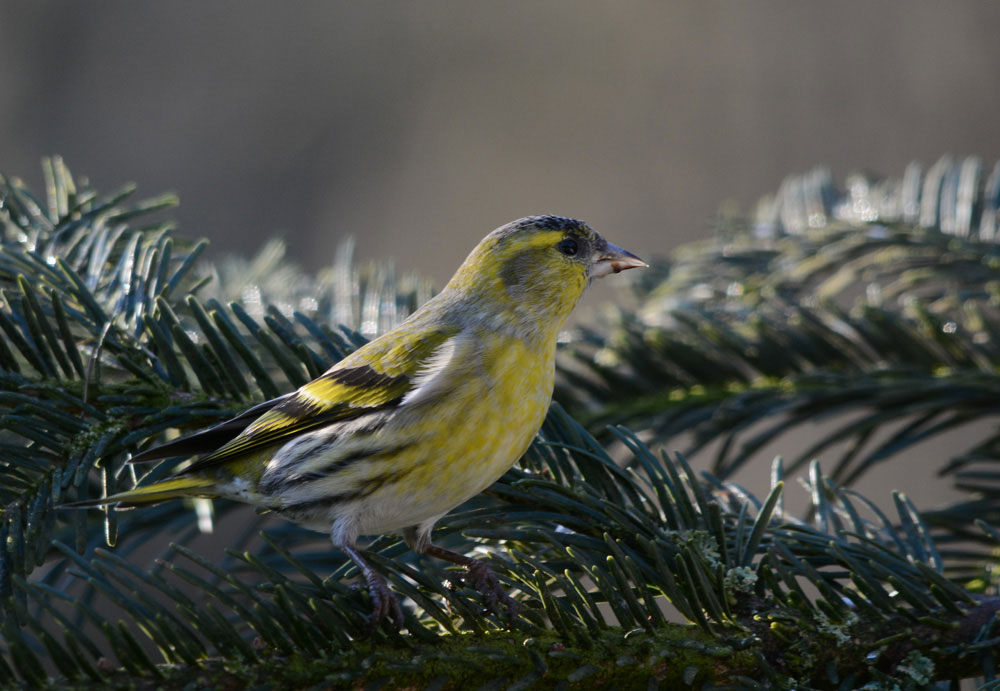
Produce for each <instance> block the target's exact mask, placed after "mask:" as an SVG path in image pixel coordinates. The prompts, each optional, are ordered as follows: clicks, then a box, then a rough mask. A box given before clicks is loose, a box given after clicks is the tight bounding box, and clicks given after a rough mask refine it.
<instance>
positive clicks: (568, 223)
mask: <svg viewBox="0 0 1000 691" xmlns="http://www.w3.org/2000/svg"><path fill="white" fill-rule="evenodd" d="M641 266H646V263H645V262H643V261H642V260H641V259H639V258H638V257H636V256H635V255H633V254H631V253H629V252H626V251H625V250H623V249H621V248H619V247H615V246H614V245H612V244H610V243H608V242H607V241H605V240H604V239H603V238H602V237H601V236H600V235H598V234H597V233H596V232H594V231H593V230H592V229H591V228H590V227H589V226H587V225H586V224H585V223H582V222H580V221H575V220H573V219H569V218H561V217H558V216H532V217H529V218H523V219H521V220H519V221H514V222H513V223H509V224H507V225H505V226H502V227H500V228H498V229H497V230H494V231H493V232H492V233H490V234H489V235H487V236H486V237H485V238H484V239H483V240H482V242H480V243H479V245H478V246H476V248H475V249H474V250H473V251H472V254H470V255H469V257H468V258H467V259H466V260H465V262H464V263H463V264H462V266H460V267H459V269H458V271H457V272H456V273H455V275H454V277H452V279H451V281H449V282H448V285H447V286H445V288H444V290H442V291H441V292H440V293H439V294H438V295H436V296H435V297H433V298H431V299H430V300H428V301H427V302H426V303H425V304H424V305H423V306H422V307H421V308H420V309H418V310H417V311H416V312H414V313H413V314H412V315H411V316H410V317H409V318H408V319H407V320H406V321H405V322H403V323H402V324H400V325H399V326H398V327H397V328H395V329H393V330H392V331H390V332H388V333H386V334H383V335H382V336H380V337H378V338H376V339H375V340H373V341H371V342H370V343H368V344H366V345H364V346H363V347H361V348H359V349H358V350H357V351H355V352H354V353H352V354H351V355H349V356H347V357H346V358H344V359H343V360H341V361H340V362H338V363H337V364H336V365H334V366H333V367H331V368H330V370H329V371H327V372H326V373H325V374H323V375H322V376H321V377H319V378H318V379H315V380H314V381H311V382H309V383H308V384H306V385H305V386H303V387H302V388H300V389H299V390H297V391H294V392H292V393H289V394H286V395H284V396H281V397H279V398H276V399H274V400H272V401H268V402H266V403H262V404H260V405H258V406H256V407H254V408H251V409H250V410H247V411H246V412H244V413H242V414H241V415H239V416H237V417H235V418H233V419H232V420H229V421H227V422H224V423H221V424H219V425H216V426H215V427H212V428H209V429H207V430H205V431H203V432H200V433H197V434H194V435H192V436H189V437H186V438H183V439H179V440H177V441H174V442H171V443H168V444H165V445H163V446H159V447H157V448H154V449H150V450H148V451H145V452H143V453H140V454H139V455H137V456H135V457H134V458H132V462H143V461H152V460H157V459H162V458H171V457H177V456H194V455H201V457H200V458H198V459H197V460H195V461H194V462H193V463H191V464H190V465H189V466H187V467H185V468H184V469H183V470H181V471H180V472H179V473H177V474H176V475H174V476H172V477H170V478H167V479H166V480H163V481H161V482H157V483H155V484H152V485H149V486H146V487H138V488H135V489H132V490H129V491H126V492H121V493H118V494H114V495H112V496H108V497H105V498H103V499H98V500H94V501H88V502H80V503H78V504H77V506H81V505H84V506H88V505H89V506H94V505H105V504H118V505H121V506H123V507H128V506H136V505H140V504H146V503H152V502H159V501H164V500H167V499H172V498H175V497H190V496H198V497H226V498H228V499H235V500H238V501H242V502H246V503H248V504H253V505H255V506H259V507H263V508H265V509H269V510H271V511H274V512H275V513H278V514H280V515H281V516H283V517H285V518H287V519H289V520H292V521H296V522H298V523H301V524H302V525H304V526H307V527H309V528H311V529H314V530H318V531H329V534H330V537H331V539H332V540H333V544H334V545H335V546H336V547H337V548H338V549H340V550H343V552H344V553H346V554H347V555H348V557H350V559H351V561H353V562H354V564H356V565H357V567H358V569H360V571H361V573H362V574H363V575H364V578H365V582H366V584H367V586H368V590H369V593H370V594H371V599H372V603H373V612H372V616H371V619H370V622H369V623H370V626H371V627H372V628H374V627H377V626H378V624H379V623H380V622H381V621H382V620H384V619H385V617H386V616H391V618H392V620H393V623H394V624H395V627H396V628H397V629H398V628H400V627H401V625H402V621H403V615H402V610H401V608H400V605H399V602H398V601H397V599H396V597H395V596H394V595H393V593H392V591H390V590H389V587H388V585H387V584H386V582H385V579H384V578H383V577H382V576H381V575H380V574H378V573H376V572H375V571H374V570H372V568H371V567H370V566H369V565H368V564H367V563H366V562H365V560H364V558H362V555H361V553H360V552H359V551H358V548H357V547H356V541H357V539H358V537H359V536H361V535H379V534H383V533H392V532H401V533H402V534H403V537H404V538H405V539H406V542H407V544H408V545H409V546H410V548H411V549H413V550H414V551H416V552H417V553H419V554H424V555H429V556H433V557H437V558H440V559H444V560H447V561H449V562H453V563H455V564H460V565H462V566H464V567H465V568H466V569H467V571H468V576H467V579H468V582H469V583H470V584H471V585H473V586H474V587H475V588H476V589H477V590H478V591H480V592H481V593H482V594H483V596H484V598H485V599H486V602H487V603H488V604H489V606H490V607H492V608H495V607H496V605H497V604H498V603H500V602H502V603H503V604H505V605H506V606H507V607H508V609H509V611H510V612H511V613H512V614H513V613H514V612H515V611H516V603H515V602H514V601H513V600H512V599H511V598H510V597H509V596H508V595H507V594H506V593H505V592H504V590H503V589H502V588H501V586H500V584H499V581H498V580H497V577H496V575H495V574H494V573H493V571H492V569H490V567H489V566H488V565H487V563H486V562H483V561H479V560H477V559H473V558H471V557H468V556H465V555H462V554H458V553H456V552H453V551H450V550H447V549H444V548H442V547H439V546H437V545H435V544H434V543H433V542H431V531H432V530H433V528H434V524H435V523H436V522H437V521H438V520H439V519H440V518H441V517H442V516H444V515H445V514H446V513H447V512H448V511H450V510H451V509H453V508H454V507H456V506H458V505H459V504H461V503H462V502H464V501H465V500H466V499H469V498H470V497H472V496H474V495H475V494H477V493H479V492H481V491H482V490H483V489H485V488H486V487H488V486H489V485H490V484H492V483H493V482H494V481H496V480H497V478H499V477H500V476H501V475H502V474H503V473H504V472H505V471H506V470H507V469H509V468H510V467H511V466H512V465H513V464H514V462H515V461H517V459H518V458H520V457H521V455H522V454H523V453H524V452H525V450H526V449H527V448H528V445H529V444H530V443H531V440H532V439H533V438H534V436H535V434H536V433H537V432H538V428H539V427H540V426H541V424H542V421H543V419H544V417H545V414H546V411H547V410H548V407H549V403H550V401H551V398H552V386H553V381H554V376H555V352H556V338H557V335H558V332H559V329H560V328H561V327H562V325H563V324H564V322H565V321H566V318H567V317H568V316H569V314H570V312H571V311H572V310H573V308H574V306H575V305H576V303H577V301H578V300H579V298H580V296H581V295H582V294H583V291H584V289H585V288H586V287H587V285H588V284H589V283H590V281H591V279H593V278H597V277H600V276H604V275H607V274H609V273H617V272H619V271H623V270H625V269H632V268H635V267H641ZM202 454H204V455H202Z"/></svg>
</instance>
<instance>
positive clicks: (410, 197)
mask: <svg viewBox="0 0 1000 691" xmlns="http://www.w3.org/2000/svg"><path fill="white" fill-rule="evenodd" d="M998 27H1000V4H997V3H989V2H960V3H940V2H930V1H917V2H914V1H912V0H907V1H906V2H903V1H896V2H883V3H869V2H862V1H847V2H838V3H801V2H795V1H792V0H787V1H780V2H779V1H765V2H754V3H725V2H698V3H681V2H631V3H604V2H577V1H574V2H569V1H562V2H550V1H545V0H530V1H524V2H506V3H475V4H469V3H461V2H420V3H396V2H379V1H376V2H364V3H358V2H293V3H278V2H248V1H246V0H240V1H239V2H236V1H214V2H208V3H205V2H170V3H136V2H126V1H123V0H103V1H102V2H54V1H48V0H43V1H33V2H15V1H11V0H0V99H2V101H0V102H2V107H0V172H3V173H4V174H6V175H9V176H19V177H22V178H24V179H25V180H26V181H27V182H28V183H29V184H31V185H32V187H33V188H35V189H38V188H40V187H41V180H42V178H41V171H40V167H39V161H40V159H41V157H43V156H46V155H50V154H59V155H61V156H63V157H64V158H65V160H66V162H67V164H68V165H69V166H70V168H71V170H73V171H74V173H76V174H77V175H81V174H82V175H86V176H88V177H89V179H90V181H91V182H92V184H93V185H95V186H96V187H97V189H98V190H100V191H103V192H109V191H111V189H112V188H116V187H118V186H119V185H120V184H122V183H125V182H129V181H134V182H137V183H139V185H140V194H145V195H148V196H152V195H155V194H158V193H160V192H162V191H166V190H171V191H175V192H177V193H178V194H179V195H180V199H181V206H180V208H179V209H177V210H175V211H174V212H172V214H171V215H172V216H173V217H175V218H176V219H177V220H178V221H179V225H180V232H181V233H183V234H185V235H188V236H205V237H208V238H210V239H211V241H212V248H213V250H212V251H213V253H214V256H215V257H219V256H222V255H224V254H226V253H230V252H238V253H241V254H247V253H249V252H251V251H253V250H255V249H256V248H258V247H260V246H261V245H262V243H263V242H264V241H265V240H266V239H267V238H269V237H272V236H275V235H279V236H282V237H284V238H285V239H286V240H287V242H288V246H289V253H290V255H291V256H292V257H293V258H294V259H296V260H297V261H299V262H300V263H301V264H302V265H304V266H305V267H306V268H309V269H317V268H319V267H321V266H325V265H327V264H328V263H329V262H330V261H331V260H332V258H333V255H334V252H335V249H336V246H337V244H338V242H339V241H340V240H341V239H342V238H343V237H344V236H346V235H354V236H355V237H356V238H357V240H358V255H359V257H360V258H372V259H374V258H390V257H391V258H395V259H396V260H397V261H398V262H399V264H400V265H401V267H402V268H405V269H410V270H415V271H418V272H420V273H422V274H425V275H428V276H431V277H432V278H434V279H435V281H436V282H437V284H438V285H441V284H443V282H444V281H446V280H447V278H448V276H449V275H450V274H451V272H452V270H453V269H454V268H455V266H457V264H458V263H459V262H460V261H461V260H462V259H463V258H464V257H465V255H466V253H467V252H468V251H469V249H470V248H471V247H472V246H473V245H474V243H475V242H476V241H478V239H479V238H480V237H481V236H482V235H484V234H485V233H486V232H487V231H489V230H491V229H492V228H494V227H496V226H498V225H500V224H502V223H505V222H507V221H509V220H512V219H514V218H518V217H520V216H524V215H528V214H533V213H558V214H563V215H570V216H575V217H578V218H582V219H585V220H587V221H589V222H590V223H591V224H592V225H594V227H596V228H597V229H599V230H601V231H602V232H604V234H605V235H606V236H608V237H609V238H611V239H613V241H615V242H617V243H618V244H621V245H623V246H625V247H628V248H629V249H632V250H634V251H635V252H637V253H639V254H641V255H643V256H655V255H662V254H665V253H666V252H667V251H668V250H669V249H670V248H672V247H674V246H676V245H677V244H679V243H681V242H682V241H685V240H690V239H694V238H698V237H702V236H705V235H706V234H708V233H709V232H710V230H711V224H712V218H713V216H714V214H715V212H716V209H717V208H718V207H719V204H720V203H721V202H723V201H725V200H734V201H736V202H738V203H739V204H740V205H741V206H742V207H743V208H744V209H747V208H749V207H750V206H751V205H752V203H753V202H754V201H755V200H756V199H757V198H758V197H759V196H760V195H762V194H765V193H768V192H772V191H774V190H776V189H777V188H778V186H779V184H780V182H781V180H782V178H783V177H784V176H786V175H788V174H791V173H795V172H803V171H806V170H808V169H809V168H811V167H813V166H815V165H817V164H825V165H829V166H830V167H831V168H832V170H833V173H834V178H835V179H836V180H838V181H842V180H843V177H844V175H845V174H846V173H848V172H850V171H854V170H873V171H878V172H880V173H884V174H886V175H893V176H899V175H901V174H902V171H903V167H904V166H905V164H906V163H907V162H908V161H910V160H912V159H920V160H922V161H924V162H925V163H928V164H929V163H931V162H933V161H934V160H935V159H937V158H938V157H939V156H940V155H941V154H944V153H953V154H956V155H966V154H976V155H979V156H981V157H982V158H983V159H984V161H985V162H986V163H987V164H992V162H994V161H996V160H997V159H998V158H1000V127H998V126H997V123H998V117H997V116H998V113H1000V89H998V88H997V86H998V83H1000V82H998V79H1000V41H998V40H997V28H998ZM604 290H606V288H605V289H604Z"/></svg>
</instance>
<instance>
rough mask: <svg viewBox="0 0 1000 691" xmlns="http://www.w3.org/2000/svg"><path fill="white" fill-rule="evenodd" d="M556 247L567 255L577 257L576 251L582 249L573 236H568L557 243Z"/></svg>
mask: <svg viewBox="0 0 1000 691" xmlns="http://www.w3.org/2000/svg"><path fill="white" fill-rule="evenodd" d="M556 249H558V250H559V251H560V252H562V253H563V254H565V255H566V256H567V257H575V256H576V253H577V252H579V251H580V246H579V245H578V244H577V242H576V240H574V239H573V238H566V239H565V240H563V241H562V242H560V243H559V244H558V245H556Z"/></svg>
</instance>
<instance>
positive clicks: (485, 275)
mask: <svg viewBox="0 0 1000 691" xmlns="http://www.w3.org/2000/svg"><path fill="white" fill-rule="evenodd" d="M640 266H647V264H646V262H644V261H642V260H641V259H639V258H638V257H637V256H635V255H634V254H632V253H631V252H627V251H625V250H623V249H622V248H620V247H616V246H615V245H612V244H611V243H609V242H608V241H607V240H605V239H604V238H602V237H601V236H600V235H598V234H597V232H595V231H594V230H593V229H592V228H591V227H590V226H588V225H587V224H586V223H584V222H582V221H577V220H574V219H572V218H563V217H560V216H529V217H528V218H522V219H520V220H518V221H514V222H512V223H508V224H507V225H505V226H501V227H500V228H497V229H496V230H494V231H493V232H492V233H490V234H489V235H487V236H486V237H485V238H483V240H482V241H481V242H480V243H479V245H477V246H476V248H475V249H474V250H473V251H472V253H471V254H470V255H469V257H468V259H466V260H465V262H464V263H463V264H462V266H461V267H460V268H459V269H458V271H457V272H456V273H455V276H454V277H453V278H452V279H451V281H450V282H449V283H448V286H447V288H446V291H455V292H456V293H458V294H461V295H464V296H466V297H467V298H470V299H472V300H474V301H475V302H477V303H480V305H482V306H484V307H485V308H487V309H491V308H492V309H498V310H499V309H502V310H503V311H504V312H509V313H511V314H519V315H520V319H519V321H532V320H552V321H553V326H554V327H555V328H558V327H559V326H561V325H562V323H563V321H564V320H565V318H566V317H567V316H569V313H570V312H571V311H572V310H573V307H574V306H575V305H576V303H577V301H578V300H579V298H580V296H581V295H582V294H583V291H584V289H585V288H586V287H587V285H588V284H589V283H590V281H591V280H592V279H594V278H599V277H601V276H606V275H608V274H610V273H618V272H619V271H624V270H626V269H633V268H636V267H640ZM536 326H537V325H536Z"/></svg>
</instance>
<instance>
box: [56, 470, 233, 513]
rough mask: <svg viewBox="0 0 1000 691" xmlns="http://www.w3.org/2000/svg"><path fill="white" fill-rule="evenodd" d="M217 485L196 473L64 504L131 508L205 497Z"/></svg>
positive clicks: (72, 507)
mask: <svg viewBox="0 0 1000 691" xmlns="http://www.w3.org/2000/svg"><path fill="white" fill-rule="evenodd" d="M214 486H215V480H212V479H210V478H206V477H198V476H195V475H192V476H186V477H173V478H168V479H166V480H163V481H162V482H156V483H153V484H152V485H148V486H146V487H136V488H135V489H130V490H126V491H125V492H118V493H117V494H112V495H111V496H108V497H101V498H100V499H87V500H85V501H75V502H72V503H68V504H63V506H64V507H65V508H70V509H78V508H79V509H83V508H88V507H92V506H106V505H108V504H117V505H118V506H119V507H120V508H129V507H133V506H139V505H141V504H155V503H157V502H161V501H166V500H167V499H174V498H175V497H204V496H209V495H211V494H213V492H212V491H211V490H212V488H213V487H214Z"/></svg>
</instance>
